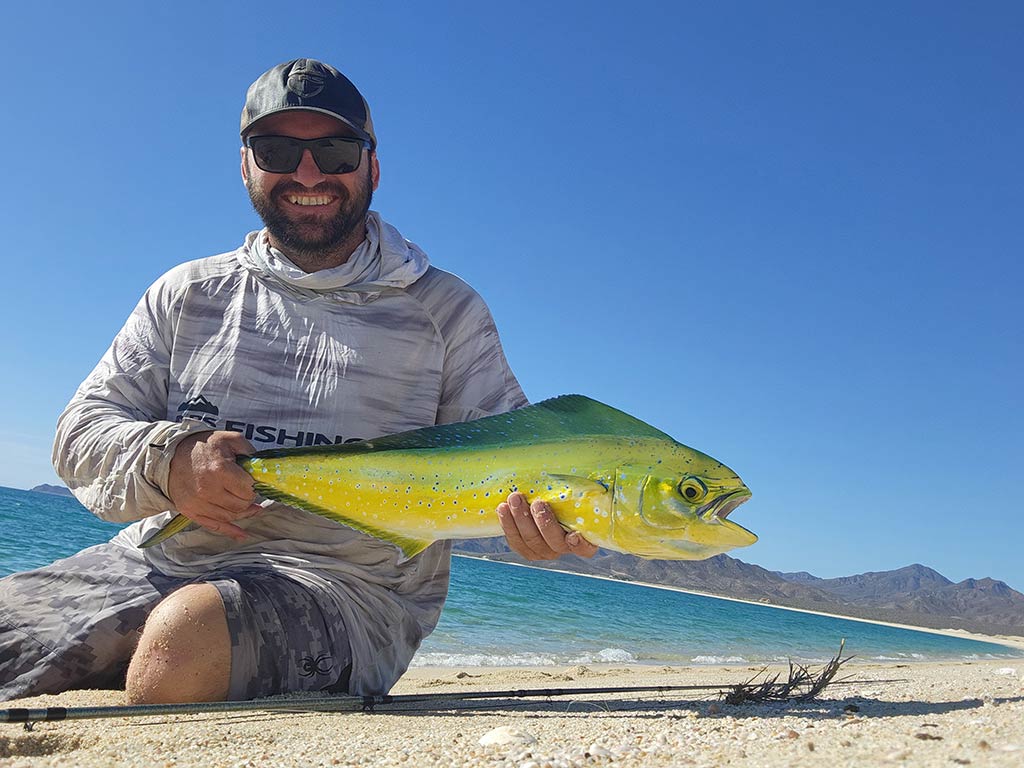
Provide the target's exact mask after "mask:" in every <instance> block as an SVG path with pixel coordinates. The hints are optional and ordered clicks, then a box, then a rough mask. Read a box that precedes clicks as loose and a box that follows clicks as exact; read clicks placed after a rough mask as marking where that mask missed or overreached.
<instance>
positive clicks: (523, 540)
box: [498, 493, 597, 560]
mask: <svg viewBox="0 0 1024 768" xmlns="http://www.w3.org/2000/svg"><path fill="white" fill-rule="evenodd" d="M498 519H499V521H500V522H501V528H502V531H503V532H504V533H505V539H506V540H507V541H508V545H509V548H511V550H512V551H513V552H515V553H516V554H518V555H521V556H522V557H525V558H526V559H528V560H555V559H557V558H559V557H561V556H562V555H564V554H573V555H579V556H580V557H593V556H594V555H595V554H596V553H597V547H596V546H594V545H593V544H591V543H590V542H589V541H587V540H586V539H584V538H583V536H581V535H580V534H579V533H578V532H576V531H568V532H567V531H566V530H565V529H564V528H563V527H562V525H561V523H559V522H558V518H556V517H555V514H554V512H552V510H551V507H550V505H549V504H548V503H547V502H545V501H540V500H538V501H534V502H533V504H527V502H526V498H525V497H524V496H523V495H522V494H521V493H513V494H511V495H510V496H509V497H508V501H504V502H502V503H501V504H499V505H498Z"/></svg>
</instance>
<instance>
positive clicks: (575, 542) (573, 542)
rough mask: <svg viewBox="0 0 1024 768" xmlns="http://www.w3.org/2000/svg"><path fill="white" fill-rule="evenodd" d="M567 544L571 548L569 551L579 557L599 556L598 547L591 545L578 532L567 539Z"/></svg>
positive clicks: (572, 533) (574, 532) (573, 532)
mask: <svg viewBox="0 0 1024 768" xmlns="http://www.w3.org/2000/svg"><path fill="white" fill-rule="evenodd" d="M565 543H566V544H567V545H568V546H569V551H570V552H572V553H573V554H574V555H576V556H577V557H593V556H594V555H596V554H597V549H598V547H597V545H596V544H591V543H590V542H589V541H587V540H586V539H584V538H583V537H582V536H580V534H579V533H578V532H576V531H572V532H571V533H569V535H568V536H566V537H565Z"/></svg>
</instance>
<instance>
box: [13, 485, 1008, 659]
mask: <svg viewBox="0 0 1024 768" xmlns="http://www.w3.org/2000/svg"><path fill="white" fill-rule="evenodd" d="M0 526H2V530H3V531H4V535H3V536H2V537H0V575H4V574H7V573H11V572H13V571H17V570H24V569H27V568H33V567H37V566H39V565H44V564H46V563H48V562H50V561H52V560H55V559H57V558H59V557H65V556H67V555H70V554H73V553H74V552H76V551H77V550H79V549H81V548H82V547H85V546H88V545H90V544H95V543H97V542H100V541H105V540H106V539H109V538H110V537H111V536H112V535H113V534H114V533H115V532H116V531H117V530H118V528H119V526H116V525H112V524H110V523H104V522H102V521H100V520H97V519H96V518H95V517H93V516H92V515H91V514H89V513H88V512H87V511H86V510H85V509H84V508H83V507H82V506H81V505H80V504H79V503H78V502H77V501H75V500H74V499H70V498H65V497H61V496H51V495H48V494H42V493H33V492H30V491H18V490H13V489H10V488H0ZM843 638H845V639H846V652H847V653H848V654H853V655H855V656H856V657H858V658H860V659H878V660H883V659H885V660H891V659H900V660H906V661H935V660H946V659H988V658H1019V657H1022V656H1024V652H1022V651H1020V650H1017V649H1014V648H1010V647H1007V646H1002V645H996V644H993V643H983V642H978V641H974V640H965V639H962V638H958V637H948V636H945V635H938V634H934V633H929V632H918V631H915V630H907V629H899V628H896V627H887V626H882V625H878V624H871V623H868V622H862V621H852V620H848V619H836V618H831V617H827V616H818V615H815V614H809V613H801V612H798V611H787V610H782V609H778V608H772V607H769V606H764V605H751V604H749V603H740V602H736V601H732V600H723V599H720V598H713V597H705V596H702V595H692V594H687V593H684V592H676V591H673V590H665V589H656V588H652V587H641V586H637V585H634V584H627V583H624V582H620V581H611V580H605V579H592V578H586V577H583V576H576V575H572V574H562V573H557V572H554V571H545V570H541V569H536V568H521V567H517V566H512V565H506V564H504V563H494V562H488V561H484V560H478V559H472V558H461V557H460V558H455V559H454V560H453V563H452V585H451V591H450V593H449V597H448V603H447V605H446V606H445V610H444V614H443V615H442V617H441V622H440V624H439V625H438V627H437V629H436V630H435V632H434V634H432V635H431V636H430V637H429V638H427V640H426V642H424V644H423V646H422V647H421V648H420V652H419V653H418V654H417V656H416V658H415V659H414V661H413V664H414V665H441V666H477V665H500V666H509V665H523V664H536V665H540V664H558V665H565V664H577V663H583V664H586V663H595V662H614V663H627V664H628V663H633V664H730V663H733V664H736V663H764V662H770V661H786V660H789V659H793V660H795V661H801V662H805V663H806V662H821V661H825V660H827V659H829V658H831V657H832V656H834V655H835V653H836V651H837V649H838V647H839V642H840V640H841V639H843Z"/></svg>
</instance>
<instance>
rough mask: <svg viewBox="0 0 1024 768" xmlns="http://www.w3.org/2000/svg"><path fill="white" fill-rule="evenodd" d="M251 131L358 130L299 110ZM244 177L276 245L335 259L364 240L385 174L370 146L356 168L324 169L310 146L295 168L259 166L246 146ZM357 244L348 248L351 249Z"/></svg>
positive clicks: (321, 133) (306, 135) (309, 135)
mask: <svg viewBox="0 0 1024 768" xmlns="http://www.w3.org/2000/svg"><path fill="white" fill-rule="evenodd" d="M249 135H250V136H291V137H293V138H297V139H318V138H323V137H328V136H354V135H355V134H354V132H353V131H352V129H351V128H349V127H348V126H347V125H345V124H344V123H342V122H341V121H340V120H336V119H334V118H333V117H330V116H328V115H324V114H320V113H318V112H310V111H306V110H297V111H293V112H281V113H279V114H276V115H269V116H267V117H265V118H263V119H262V120H260V121H259V122H258V123H256V125H255V126H254V127H253V129H252V130H251V131H250V132H249ZM242 178H243V180H244V181H245V186H246V188H247V189H248V190H249V199H250V200H251V201H252V205H253V208H255V209H256V213H258V214H259V216H260V218H261V219H263V223H264V224H266V226H267V229H268V231H269V233H270V238H271V243H272V244H274V245H275V246H276V247H278V248H280V249H281V250H283V251H284V252H285V253H287V254H288V255H290V256H301V257H303V258H304V259H305V260H312V261H325V262H333V261H334V259H333V258H332V257H333V256H334V254H335V253H336V252H338V251H340V250H346V247H347V246H351V248H354V247H355V246H356V245H358V243H360V242H362V239H363V237H364V236H365V226H366V212H367V211H368V210H369V208H370V200H371V198H372V196H373V190H375V189H376V188H377V183H378V181H379V179H380V169H379V167H378V165H377V156H376V154H375V153H370V152H369V151H368V150H365V149H364V150H363V155H362V158H361V162H360V163H359V167H358V168H357V169H356V170H354V171H352V172H351V173H340V174H324V173H322V172H321V171H320V169H319V168H318V167H317V164H316V162H315V161H314V160H313V157H312V155H310V153H309V150H306V151H305V152H303V155H302V161H301V162H300V163H299V167H298V168H296V169H295V171H294V172H292V173H268V172H266V171H264V170H261V169H260V168H259V167H258V166H257V165H256V163H255V161H254V160H253V158H252V153H251V151H250V150H248V149H246V148H245V147H243V148H242ZM351 248H347V250H348V253H351ZM348 253H345V254H344V258H347V257H348ZM342 260H344V259H342Z"/></svg>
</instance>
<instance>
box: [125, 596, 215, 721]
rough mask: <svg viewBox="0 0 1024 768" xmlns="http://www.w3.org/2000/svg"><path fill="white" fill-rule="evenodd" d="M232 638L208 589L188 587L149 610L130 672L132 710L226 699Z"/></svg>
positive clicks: (129, 683) (127, 682)
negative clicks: (138, 705)
mask: <svg viewBox="0 0 1024 768" xmlns="http://www.w3.org/2000/svg"><path fill="white" fill-rule="evenodd" d="M230 674H231V638H230V635H229V634H228V625H227V619H226V617H225V613H224V603H223V601H222V600H221V598H220V593H219V592H218V591H217V588H216V587H214V586H213V585H212V584H190V585H189V586H187V587H182V588H181V589H179V590H177V591H176V592H174V593H172V594H171V595H169V596H168V597H166V598H165V599H164V600H163V601H161V602H160V604H159V605H157V607H156V608H154V609H153V612H152V613H151V614H150V616H149V619H147V621H146V626H145V627H144V628H143V631H142V637H141V638H140V640H139V646H138V648H137V649H136V651H135V655H134V656H133V657H132V662H131V665H130V666H129V667H128V678H127V681H126V686H125V687H126V692H127V696H128V701H129V703H132V704H163V703H169V702H187V701H218V700H222V699H224V698H226V697H227V693H228V684H229V681H230Z"/></svg>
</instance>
